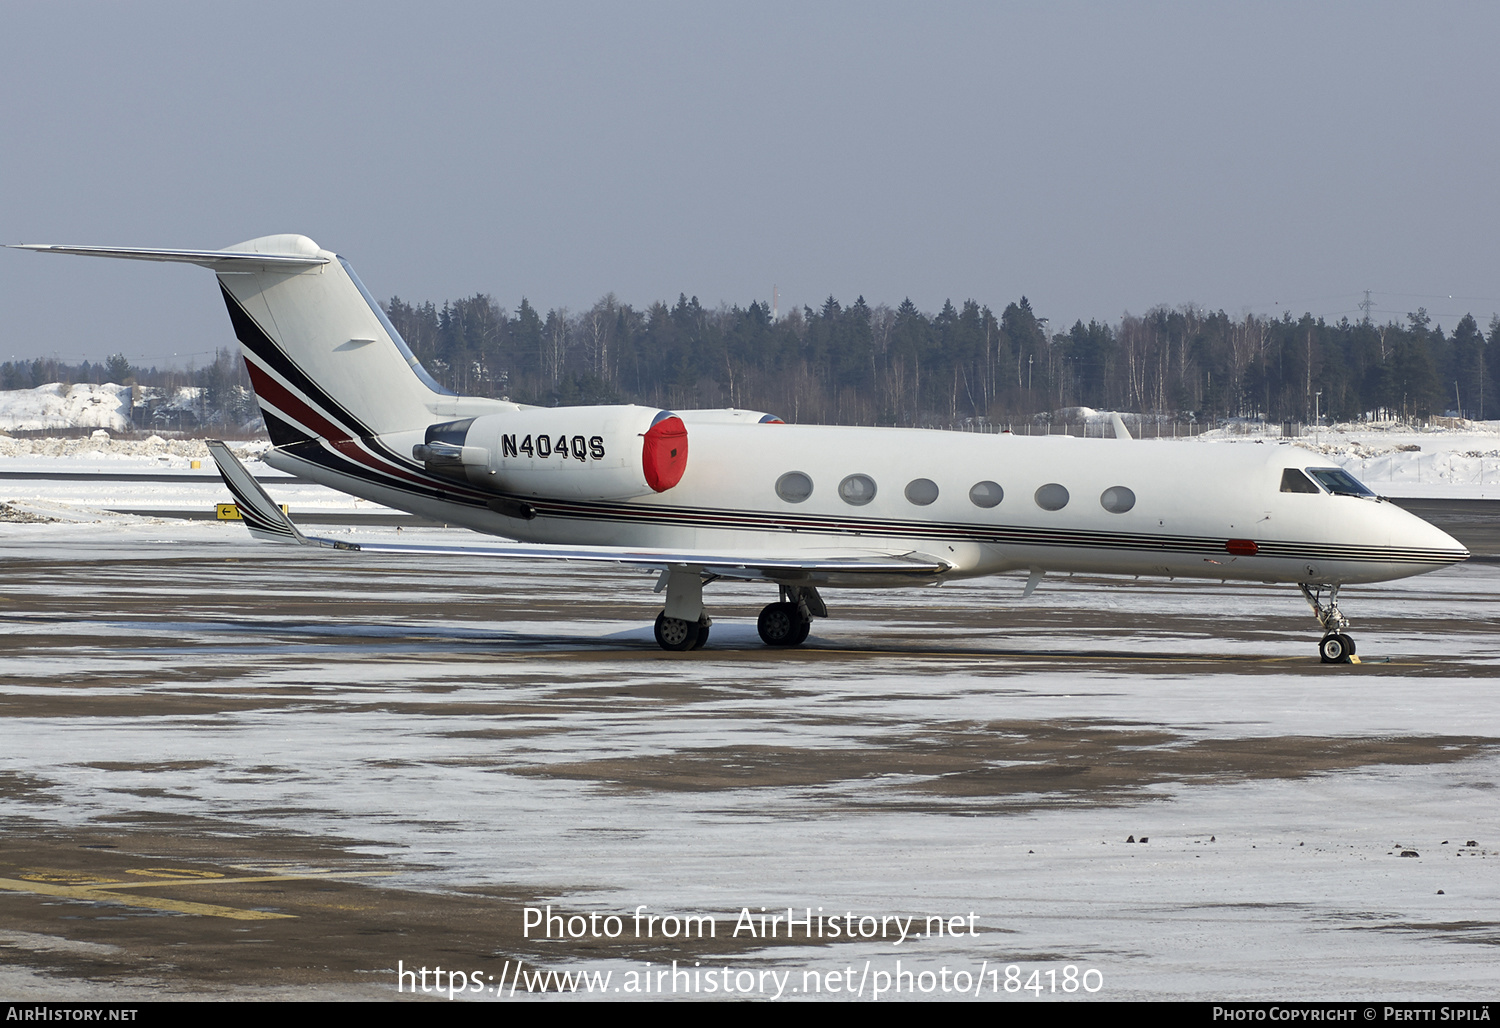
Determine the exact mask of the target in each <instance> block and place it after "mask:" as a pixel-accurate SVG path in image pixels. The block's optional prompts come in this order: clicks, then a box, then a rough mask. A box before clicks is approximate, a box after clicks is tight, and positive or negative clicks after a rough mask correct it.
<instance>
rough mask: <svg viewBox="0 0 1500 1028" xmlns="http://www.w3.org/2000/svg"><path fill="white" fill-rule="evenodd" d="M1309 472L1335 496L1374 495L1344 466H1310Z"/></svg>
mask: <svg viewBox="0 0 1500 1028" xmlns="http://www.w3.org/2000/svg"><path fill="white" fill-rule="evenodd" d="M1307 473H1308V474H1309V475H1311V476H1312V477H1313V478H1315V479H1317V480H1318V482H1319V483H1320V484H1321V485H1322V486H1323V488H1324V489H1327V490H1328V491H1329V492H1330V493H1333V495H1335V496H1374V495H1375V494H1374V493H1372V492H1371V491H1370V490H1369V488H1368V487H1367V486H1366V485H1365V484H1364V483H1363V482H1361V481H1360V480H1359V479H1357V478H1355V477H1354V476H1353V475H1351V474H1349V472H1347V471H1345V470H1344V469H1343V468H1308V469H1307Z"/></svg>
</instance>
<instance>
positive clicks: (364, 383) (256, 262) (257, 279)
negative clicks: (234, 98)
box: [19, 235, 518, 449]
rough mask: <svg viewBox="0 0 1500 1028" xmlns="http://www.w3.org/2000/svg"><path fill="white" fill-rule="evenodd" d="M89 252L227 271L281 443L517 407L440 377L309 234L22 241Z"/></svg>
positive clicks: (224, 285) (225, 279) (231, 298)
mask: <svg viewBox="0 0 1500 1028" xmlns="http://www.w3.org/2000/svg"><path fill="white" fill-rule="evenodd" d="M19 248H20V249H26V250H37V251H42V252H50V253H71V254H80V255H83V256H87V257H121V258H125V259H127V260H143V261H175V262H180V263H188V264H199V265H202V266H204V267H206V268H209V269H211V270H212V271H214V272H215V273H216V274H217V275H218V276H219V286H220V289H221V290H222V291H223V294H224V303H225V305H226V306H227V307H228V308H229V319H230V321H232V322H233V323H234V332H235V335H236V336H237V337H238V338H239V341H240V348H241V350H242V352H243V353H244V357H245V365H246V367H247V368H248V369H249V372H250V381H251V384H252V385H253V386H254V387H255V395H256V398H257V399H258V400H259V401H260V408H261V413H262V415H263V416H264V417H265V421H266V428H267V430H268V431H269V432H270V434H271V441H272V442H273V443H275V444H276V445H277V446H286V445H289V444H292V443H298V442H303V441H306V440H311V439H322V440H325V441H326V442H327V443H329V444H331V445H332V446H333V447H335V448H336V449H337V448H341V446H340V444H344V443H348V442H349V441H350V440H354V439H368V438H371V437H374V436H380V435H386V434H391V433H401V432H421V431H423V430H425V429H426V427H427V426H428V425H429V424H431V423H432V422H433V421H434V419H435V418H436V419H441V418H453V417H464V416H473V415H478V414H486V413H493V412H496V411H502V410H504V411H510V410H516V409H518V406H517V405H516V404H513V403H509V402H506V401H501V400H489V399H483V398H479V397H460V396H456V395H455V394H453V393H451V392H449V391H448V390H446V389H444V388H442V387H441V386H439V385H438V384H437V383H436V382H435V381H433V379H432V376H430V375H428V374H427V372H426V370H425V369H424V368H423V367H422V365H421V364H419V363H418V362H417V358H416V357H415V356H414V355H413V354H412V352H411V350H410V349H409V348H408V347H407V345H406V343H405V341H403V340H402V338H401V335H400V333H399V332H397V331H396V329H395V328H394V327H393V326H392V325H391V323H390V320H389V319H387V318H386V316H385V312H384V311H382V310H381V309H380V305H379V304H378V303H376V302H375V298H374V297H373V296H371V295H370V292H369V290H367V289H366V288H365V287H364V285H363V284H362V283H361V282H360V281H359V279H358V278H357V277H356V276H355V274H354V270H353V269H352V268H350V267H349V263H348V262H347V261H345V260H344V259H343V258H342V257H340V256H339V255H338V254H336V253H334V252H332V251H331V250H324V249H322V248H320V247H319V246H318V244H317V243H315V242H313V241H312V240H311V239H308V238H307V237H306V236H298V235H278V236H263V237H261V238H260V239H252V240H250V241H249V242H245V243H240V244H239V245H238V246H232V247H228V248H227V249H224V250H161V249H142V248H136V247H123V246H53V245H49V244H22V245H20V246H19Z"/></svg>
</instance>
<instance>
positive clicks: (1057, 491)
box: [1036, 482, 1068, 510]
mask: <svg viewBox="0 0 1500 1028" xmlns="http://www.w3.org/2000/svg"><path fill="white" fill-rule="evenodd" d="M1036 505H1037V506H1038V507H1040V508H1042V510H1062V509H1063V508H1064V507H1066V506H1067V505H1068V490H1067V489H1065V488H1064V487H1063V486H1060V485H1058V484H1057V483H1056V482H1048V483H1047V484H1046V485H1044V486H1042V487H1041V488H1040V489H1038V490H1037V491H1036Z"/></svg>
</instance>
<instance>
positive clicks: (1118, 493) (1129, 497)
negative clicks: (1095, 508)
mask: <svg viewBox="0 0 1500 1028" xmlns="http://www.w3.org/2000/svg"><path fill="white" fill-rule="evenodd" d="M1099 506H1101V507H1103V508H1104V509H1105V510H1107V511H1109V512H1110V513H1111V514H1124V513H1125V512H1126V511H1127V510H1129V509H1130V508H1131V507H1134V506H1135V493H1133V492H1131V491H1130V490H1129V489H1126V488H1125V487H1124V486H1123V485H1112V486H1110V487H1109V488H1108V489H1106V490H1104V492H1102V493H1101V494H1099Z"/></svg>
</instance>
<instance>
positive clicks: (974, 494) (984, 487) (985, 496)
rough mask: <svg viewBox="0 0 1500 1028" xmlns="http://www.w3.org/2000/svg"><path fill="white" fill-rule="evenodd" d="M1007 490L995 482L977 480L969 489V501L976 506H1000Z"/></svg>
mask: <svg viewBox="0 0 1500 1028" xmlns="http://www.w3.org/2000/svg"><path fill="white" fill-rule="evenodd" d="M1003 499H1005V490H1004V489H1001V488H1000V486H999V485H997V484H996V483H994V482H976V483H975V484H974V488H972V489H970V490H969V502H970V503H972V504H973V505H974V506H976V507H998V506H999V505H1000V501H1001V500H1003Z"/></svg>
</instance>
